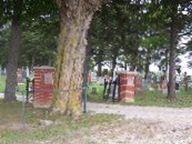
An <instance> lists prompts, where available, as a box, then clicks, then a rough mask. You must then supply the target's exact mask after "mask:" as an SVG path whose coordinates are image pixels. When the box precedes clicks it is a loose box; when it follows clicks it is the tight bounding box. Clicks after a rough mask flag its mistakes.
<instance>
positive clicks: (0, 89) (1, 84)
mask: <svg viewBox="0 0 192 144" xmlns="http://www.w3.org/2000/svg"><path fill="white" fill-rule="evenodd" d="M5 81H6V76H2V75H0V93H4V91H5ZM25 89H26V84H25V83H23V84H19V85H18V86H17V94H19V95H22V94H25V93H26V90H25Z"/></svg>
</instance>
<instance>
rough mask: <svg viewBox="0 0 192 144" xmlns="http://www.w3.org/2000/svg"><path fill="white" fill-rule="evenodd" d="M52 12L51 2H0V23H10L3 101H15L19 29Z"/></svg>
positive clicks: (48, 0) (20, 31) (6, 25)
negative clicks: (28, 22)
mask: <svg viewBox="0 0 192 144" xmlns="http://www.w3.org/2000/svg"><path fill="white" fill-rule="evenodd" d="M52 10H55V6H54V4H53V1H52V0H42V1H38V0H27V1H23V0H10V1H1V7H0V14H1V19H0V23H1V24H2V26H3V27H9V23H10V22H11V40H10V46H9V49H8V58H7V61H8V62H7V64H6V69H7V79H6V89H5V98H4V99H5V101H7V102H11V101H15V100H16V96H15V90H16V85H17V75H16V72H17V68H18V62H19V59H18V58H19V53H20V50H21V42H22V38H21V33H22V30H21V29H22V24H23V22H26V21H32V20H35V18H37V17H38V18H44V17H47V16H49V15H50V14H51V12H50V11H52ZM25 24H26V23H25Z"/></svg>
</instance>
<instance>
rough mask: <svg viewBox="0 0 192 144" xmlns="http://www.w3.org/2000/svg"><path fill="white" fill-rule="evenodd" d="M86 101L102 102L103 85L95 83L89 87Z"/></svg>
mask: <svg viewBox="0 0 192 144" xmlns="http://www.w3.org/2000/svg"><path fill="white" fill-rule="evenodd" d="M88 101H92V102H103V85H99V84H97V83H92V84H90V85H89V90H88Z"/></svg>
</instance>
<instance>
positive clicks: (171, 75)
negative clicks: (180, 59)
mask: <svg viewBox="0 0 192 144" xmlns="http://www.w3.org/2000/svg"><path fill="white" fill-rule="evenodd" d="M176 47H177V29H176V27H175V22H174V21H173V22H172V24H171V38H170V50H169V53H170V55H169V83H168V96H167V97H168V99H170V100H173V99H175V57H176Z"/></svg>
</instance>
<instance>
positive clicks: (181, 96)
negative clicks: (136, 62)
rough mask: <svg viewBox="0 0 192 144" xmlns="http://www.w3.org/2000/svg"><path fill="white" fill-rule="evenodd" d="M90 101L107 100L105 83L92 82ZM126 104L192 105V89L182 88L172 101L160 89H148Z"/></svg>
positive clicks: (179, 106)
mask: <svg viewBox="0 0 192 144" xmlns="http://www.w3.org/2000/svg"><path fill="white" fill-rule="evenodd" d="M93 87H95V88H96V89H97V93H96V94H93V93H92V92H91V91H92V88H93ZM88 100H89V101H92V102H105V101H104V100H103V85H98V84H95V83H94V84H91V85H90V87H89V97H88ZM121 104H125V103H121ZM126 105H139V106H159V107H178V108H181V107H192V89H189V91H188V92H185V91H184V90H180V92H179V93H178V94H177V97H176V100H175V101H173V102H171V101H169V100H168V99H167V97H166V95H164V94H162V93H161V92H159V91H146V92H138V94H137V95H136V97H135V102H134V103H126Z"/></svg>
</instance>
